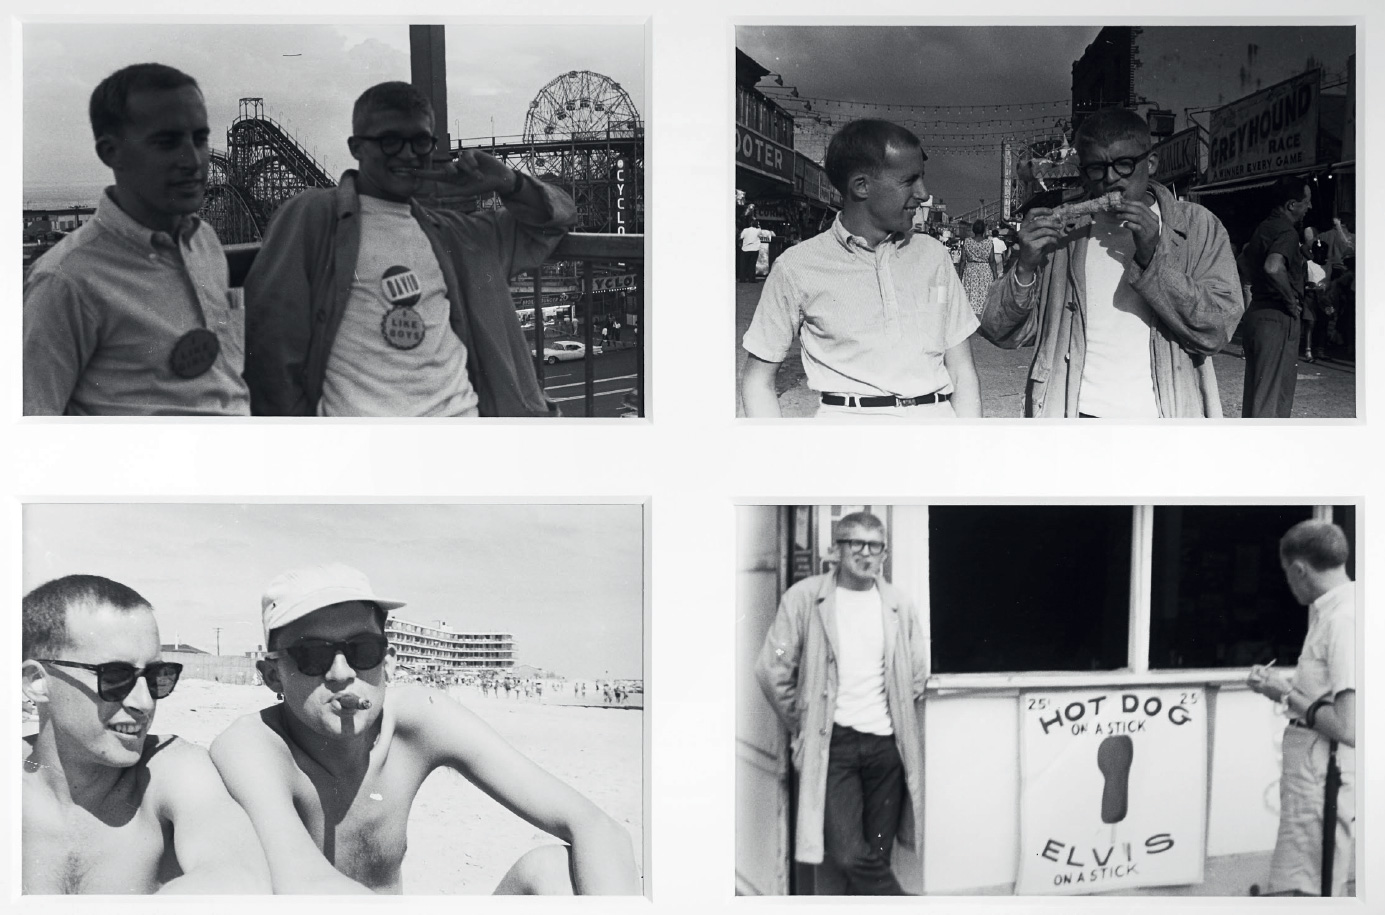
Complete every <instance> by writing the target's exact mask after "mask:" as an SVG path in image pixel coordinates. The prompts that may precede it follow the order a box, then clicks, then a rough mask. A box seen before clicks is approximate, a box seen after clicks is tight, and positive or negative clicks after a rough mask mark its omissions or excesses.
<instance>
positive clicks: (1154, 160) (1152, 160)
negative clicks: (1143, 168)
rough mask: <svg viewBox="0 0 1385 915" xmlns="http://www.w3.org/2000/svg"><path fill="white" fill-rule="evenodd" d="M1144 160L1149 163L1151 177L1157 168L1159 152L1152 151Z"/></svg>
mask: <svg viewBox="0 0 1385 915" xmlns="http://www.w3.org/2000/svg"><path fill="white" fill-rule="evenodd" d="M1145 161H1146V162H1148V163H1149V176H1150V177H1151V178H1153V177H1154V173H1155V172H1157V171H1158V170H1159V154H1158V153H1157V152H1152V153H1150V154H1149V155H1148V156H1147V157H1146V158H1145Z"/></svg>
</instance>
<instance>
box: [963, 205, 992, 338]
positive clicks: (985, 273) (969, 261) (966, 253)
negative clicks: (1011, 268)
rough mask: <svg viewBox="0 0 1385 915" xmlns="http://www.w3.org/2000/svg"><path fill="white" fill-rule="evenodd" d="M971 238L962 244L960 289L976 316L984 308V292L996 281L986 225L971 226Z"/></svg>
mask: <svg viewBox="0 0 1385 915" xmlns="http://www.w3.org/2000/svg"><path fill="white" fill-rule="evenodd" d="M971 234H972V237H971V238H968V239H967V240H966V241H964V242H962V288H963V289H965V290H966V291H967V299H968V300H969V301H970V302H971V310H972V311H974V312H975V313H976V314H977V315H978V316H979V315H980V314H981V312H982V310H983V309H984V308H985V307H986V290H988V289H990V288H991V283H992V282H994V281H995V279H996V276H997V274H996V264H995V247H994V246H993V245H992V244H991V240H990V239H989V238H987V237H986V223H985V221H984V220H980V219H978V220H976V222H974V223H972V224H971Z"/></svg>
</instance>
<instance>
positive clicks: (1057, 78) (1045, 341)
mask: <svg viewBox="0 0 1385 915" xmlns="http://www.w3.org/2000/svg"><path fill="white" fill-rule="evenodd" d="M1327 21H1328V22H1330V20H1327ZM1339 21H1342V22H1346V21H1347V20H1339ZM1324 22H1325V21H1324V20H1322V19H1318V20H1315V22H1314V23H1313V24H1294V25H1282V24H1264V25H1261V24H1235V25H1233V24H1223V23H1221V22H1217V23H1214V24H1198V23H1188V24H1178V25H1149V26H1139V25H1108V26H1101V25H1071V26H1068V25H1064V26H1058V25H1052V26H1049V25H1044V26H1028V25H1026V26H1006V25H969V26H961V25H957V26H948V25H935V26H929V25H889V26H881V25H832V26H819V25H812V26H809V25H738V26H737V27H736V54H735V75H734V79H735V129H736V153H735V183H736V186H735V223H736V224H735V228H734V234H733V235H732V237H730V238H728V239H727V241H728V242H730V243H731V247H732V248H733V250H734V259H735V264H736V267H735V273H736V283H735V301H736V348H737V352H736V380H737V391H738V399H737V415H738V416H748V417H752V418H760V417H771V418H774V417H813V416H816V417H819V418H823V419H829V420H836V421H839V422H849V421H854V420H861V419H872V418H874V419H885V420H889V419H896V420H897V419H905V420H909V419H913V420H927V419H933V418H948V417H962V418H974V417H983V416H984V417H1001V418H1012V419H1017V418H1022V417H1048V418H1069V419H1076V418H1097V419H1117V420H1123V421H1141V420H1153V419H1159V418H1185V419H1191V418H1212V419H1222V418H1252V419H1287V418H1294V419H1298V418H1331V419H1354V418H1355V417H1356V416H1357V415H1358V412H1357V390H1356V366H1357V320H1356V319H1357V311H1358V308H1357V302H1358V300H1357V295H1356V280H1355V276H1356V273H1355V248H1356V231H1357V226H1356V219H1355V214H1356V210H1357V183H1356V147H1357V142H1358V139H1357V129H1356V107H1357V104H1356V92H1357V78H1356V50H1357V29H1356V26H1354V25H1347V24H1341V25H1332V24H1324ZM877 62H888V64H881V65H879V66H877ZM882 67H883V69H882ZM723 250H724V249H723Z"/></svg>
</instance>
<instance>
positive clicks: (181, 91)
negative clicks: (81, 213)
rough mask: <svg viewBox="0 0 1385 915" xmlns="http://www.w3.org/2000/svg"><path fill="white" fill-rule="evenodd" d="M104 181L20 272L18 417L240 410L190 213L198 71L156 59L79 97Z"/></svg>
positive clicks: (240, 323)
mask: <svg viewBox="0 0 1385 915" xmlns="http://www.w3.org/2000/svg"><path fill="white" fill-rule="evenodd" d="M90 117H91V130H92V133H93V134H94V135H95V138H96V154H97V156H99V157H100V159H101V162H102V163H103V164H105V165H106V166H107V167H108V168H110V170H111V172H112V173H113V174H114V176H115V184H113V185H112V186H111V187H108V188H106V190H105V192H104V193H102V195H101V200H100V201H99V202H98V203H97V205H96V214H95V215H94V216H93V217H92V219H91V221H90V222H87V223H86V224H85V225H83V226H82V227H81V228H79V229H78V230H77V231H75V232H73V233H72V234H71V235H69V236H67V237H66V238H64V239H63V240H62V241H60V242H58V244H57V245H56V246H55V247H54V248H53V249H52V250H51V251H49V252H48V253H47V254H45V255H44V256H43V257H41V258H40V259H39V260H38V261H37V262H36V263H35V264H34V266H33V268H32V269H31V270H30V271H29V274H28V275H27V276H26V277H25V278H24V413H25V415H27V416H39V415H45V416H54V415H61V414H69V415H80V416H93V415H106V416H132V415H145V416H157V415H211V416H243V415H246V414H247V413H249V412H250V398H249V394H248V392H247V390H246V387H245V382H244V381H243V380H242V379H241V369H242V366H243V364H244V333H245V326H244V314H243V312H242V311H241V309H240V308H239V307H238V306H237V304H236V303H235V301H234V300H233V299H232V298H231V295H230V279H229V273H228V269H227V266H226V256H225V254H224V253H223V252H222V250H221V243H220V242H219V241H218V240H217V237H216V232H215V231H214V230H213V229H212V227H211V226H210V225H209V224H207V223H205V222H203V221H202V220H200V219H198V218H197V215H196V214H197V211H198V209H199V208H200V207H201V206H202V199H203V197H204V195H205V193H206V188H207V169H208V166H209V163H210V161H211V151H210V149H209V148H208V146H207V137H208V135H209V134H210V130H209V128H208V127H207V108H206V105H205V104H204V103H203V100H202V90H201V89H199V88H198V86H197V82H196V80H194V79H193V78H192V77H191V76H188V75H187V74H186V73H182V72H180V71H178V70H175V69H173V68H172V67H166V66H164V65H162V64H135V65H133V66H130V67H125V68H124V69H122V70H118V71H116V72H115V73H112V74H111V75H110V76H108V77H106V78H105V79H104V80H102V81H101V84H100V85H99V86H97V87H96V90H95V91H94V92H92V94H91V105H90Z"/></svg>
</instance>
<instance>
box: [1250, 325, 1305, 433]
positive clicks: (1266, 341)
mask: <svg viewBox="0 0 1385 915" xmlns="http://www.w3.org/2000/svg"><path fill="white" fill-rule="evenodd" d="M1298 334H1299V320H1298V318H1291V317H1290V316H1289V315H1288V314H1286V313H1285V312H1282V311H1280V310H1279V309H1277V308H1252V309H1251V310H1250V311H1248V312H1246V316H1245V317H1244V318H1242V319H1241V343H1242V345H1243V346H1244V347H1245V352H1246V378H1245V389H1244V390H1243V391H1242V392H1241V416H1243V417H1247V418H1249V417H1262V418H1271V419H1274V418H1278V419H1288V417H1289V414H1290V413H1291V412H1292V411H1293V407H1294V387H1295V386H1296V384H1297V382H1298Z"/></svg>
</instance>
